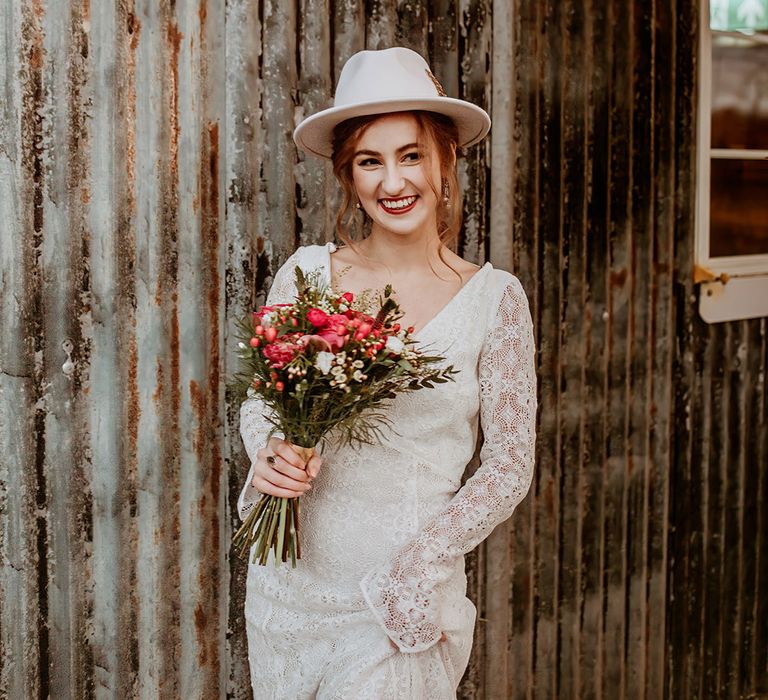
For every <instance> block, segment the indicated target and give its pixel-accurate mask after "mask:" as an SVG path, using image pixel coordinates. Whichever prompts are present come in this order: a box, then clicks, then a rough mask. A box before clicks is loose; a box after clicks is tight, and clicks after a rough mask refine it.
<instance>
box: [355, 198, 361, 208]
mask: <svg viewBox="0 0 768 700" xmlns="http://www.w3.org/2000/svg"><path fill="white" fill-rule="evenodd" d="M355 207H356V208H357V209H360V200H359V199H358V200H357V204H355Z"/></svg>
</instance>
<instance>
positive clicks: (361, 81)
mask: <svg viewBox="0 0 768 700" xmlns="http://www.w3.org/2000/svg"><path fill="white" fill-rule="evenodd" d="M412 109H423V110H428V111H430V112H438V113H439V114H445V115H446V116H448V117H450V118H451V119H453V121H454V123H455V124H456V127H457V128H458V131H459V143H458V145H459V146H471V145H472V144H473V143H477V142H478V141H480V140H481V139H482V138H483V137H484V136H485V135H486V134H487V133H488V131H489V130H490V128H491V118H490V117H489V116H488V113H487V112H486V111H485V110H484V109H481V108H480V107H478V106H477V105H474V104H472V103H471V102H467V101H466V100H457V99H455V98H453V97H448V96H447V95H446V94H445V92H444V90H443V88H442V86H441V85H440V83H439V82H438V81H437V78H435V76H434V75H432V72H431V71H430V70H429V64H427V62H426V61H425V60H424V59H423V58H422V57H421V56H420V55H419V54H418V53H416V52H415V51H412V50H411V49H406V48H404V47H402V46H395V47H393V48H390V49H381V50H379V51H358V52H357V53H356V54H353V55H352V56H351V57H350V58H349V60H347V62H346V63H345V64H344V67H343V68H342V69H341V75H340V76H339V82H338V85H337V86H336V95H335V97H334V100H333V107H330V108H328V109H324V110H322V111H320V112H316V113H315V114H313V115H311V116H309V117H307V118H306V119H304V121H302V122H301V124H299V125H298V126H297V127H296V129H294V132H293V140H294V141H295V142H296V145H297V146H298V147H299V148H302V149H304V150H305V151H308V152H310V153H314V154H315V155H318V156H322V157H323V158H330V157H331V155H332V154H333V145H332V139H333V128H334V127H335V126H336V125H337V124H340V123H341V122H343V121H344V120H345V119H350V118H351V117H359V116H362V115H365V114H384V113H386V112H404V111H406V110H412Z"/></svg>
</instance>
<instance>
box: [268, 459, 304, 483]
mask: <svg viewBox="0 0 768 700" xmlns="http://www.w3.org/2000/svg"><path fill="white" fill-rule="evenodd" d="M268 464H270V465H271V466H272V469H274V470H275V471H278V472H280V473H281V474H285V475H286V476H290V477H291V478H292V479H298V480H299V481H307V480H308V479H309V475H308V474H307V472H306V471H305V470H304V469H299V468H297V467H294V466H293V465H292V464H288V462H286V461H285V460H284V459H283V458H282V457H279V456H276V457H275V461H274V463H272V462H268Z"/></svg>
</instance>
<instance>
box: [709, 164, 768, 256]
mask: <svg viewBox="0 0 768 700" xmlns="http://www.w3.org/2000/svg"><path fill="white" fill-rule="evenodd" d="M711 166H712V167H711V173H712V175H711V183H710V184H711V187H710V224H709V235H710V238H709V255H710V257H720V256H724V255H761V254H763V255H764V254H768V160H742V159H732V158H726V159H723V158H713V159H712V161H711Z"/></svg>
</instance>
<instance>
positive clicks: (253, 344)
mask: <svg viewBox="0 0 768 700" xmlns="http://www.w3.org/2000/svg"><path fill="white" fill-rule="evenodd" d="M259 345H261V338H251V347H252V348H257V347H259Z"/></svg>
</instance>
